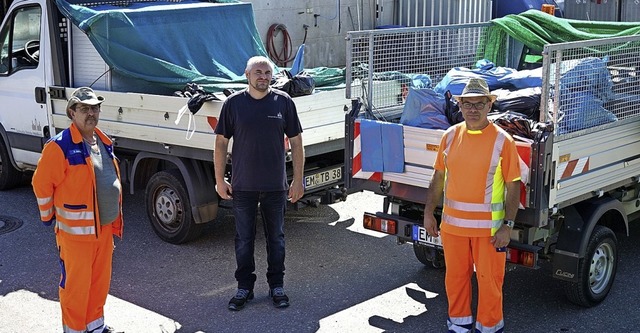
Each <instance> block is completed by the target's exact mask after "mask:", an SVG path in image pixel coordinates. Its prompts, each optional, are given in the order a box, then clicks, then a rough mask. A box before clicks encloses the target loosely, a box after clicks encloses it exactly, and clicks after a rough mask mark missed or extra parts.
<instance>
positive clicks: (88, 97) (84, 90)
mask: <svg viewBox="0 0 640 333" xmlns="http://www.w3.org/2000/svg"><path fill="white" fill-rule="evenodd" d="M102 102H104V97H102V96H98V95H96V93H95V92H94V91H93V89H91V88H89V87H80V88H78V89H76V90H74V91H73V92H72V93H71V97H69V102H67V117H69V119H71V114H70V113H69V109H70V108H71V107H72V106H74V105H76V104H78V103H83V104H88V105H98V104H100V103H102Z"/></svg>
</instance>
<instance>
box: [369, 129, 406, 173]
mask: <svg viewBox="0 0 640 333" xmlns="http://www.w3.org/2000/svg"><path fill="white" fill-rule="evenodd" d="M403 136H404V134H403V129H402V125H400V124H394V123H386V122H381V121H376V120H370V119H362V120H361V121H360V147H361V151H362V153H361V154H362V171H367V172H380V171H383V172H403V171H404V143H403Z"/></svg>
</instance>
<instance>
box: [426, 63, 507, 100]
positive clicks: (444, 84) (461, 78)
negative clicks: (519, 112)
mask: <svg viewBox="0 0 640 333" xmlns="http://www.w3.org/2000/svg"><path fill="white" fill-rule="evenodd" d="M514 72H516V70H515V69H513V68H508V67H496V66H495V65H494V64H493V63H491V62H490V61H488V60H486V59H483V60H478V62H477V63H476V68H474V69H469V68H466V67H454V68H452V69H451V70H449V72H448V73H447V74H446V75H445V77H444V78H443V79H442V81H440V82H439V83H438V84H437V85H436V86H435V88H434V90H435V91H436V92H437V93H439V94H442V95H444V94H445V93H446V92H447V90H448V91H450V92H451V93H452V94H453V95H454V96H455V95H460V94H462V90H463V89H464V86H465V85H467V82H469V79H470V78H482V79H484V80H485V81H487V85H488V86H489V89H490V90H494V89H500V88H509V83H507V82H503V81H501V80H500V79H501V78H502V77H504V76H506V75H509V74H511V73H514Z"/></svg>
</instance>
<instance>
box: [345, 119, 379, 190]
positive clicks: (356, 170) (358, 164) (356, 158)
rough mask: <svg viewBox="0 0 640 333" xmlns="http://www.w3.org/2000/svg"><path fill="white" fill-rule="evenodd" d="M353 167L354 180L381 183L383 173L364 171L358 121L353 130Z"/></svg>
mask: <svg viewBox="0 0 640 333" xmlns="http://www.w3.org/2000/svg"><path fill="white" fill-rule="evenodd" d="M353 136H354V138H353V165H352V166H351V176H352V177H353V178H360V179H368V180H372V181H378V182H379V181H381V180H382V173H381V172H369V171H362V145H361V140H360V122H359V121H357V120H356V122H355V123H354V128H353Z"/></svg>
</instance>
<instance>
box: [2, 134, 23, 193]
mask: <svg viewBox="0 0 640 333" xmlns="http://www.w3.org/2000/svg"><path fill="white" fill-rule="evenodd" d="M21 181H22V172H20V171H19V170H17V169H16V168H14V167H13V164H11V159H10V158H9V149H8V148H7V145H5V143H4V141H3V140H2V139H0V191H4V190H10V189H12V188H14V187H16V185H18V184H20V182H21Z"/></svg>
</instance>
